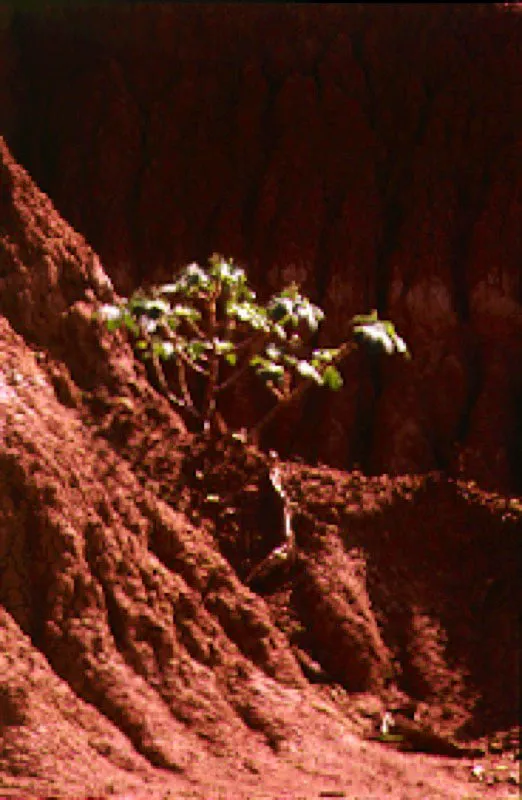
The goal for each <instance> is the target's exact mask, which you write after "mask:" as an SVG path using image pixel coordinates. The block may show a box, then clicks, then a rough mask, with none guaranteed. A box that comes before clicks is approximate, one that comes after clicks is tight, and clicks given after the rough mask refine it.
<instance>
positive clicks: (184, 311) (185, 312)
mask: <svg viewBox="0 0 522 800" xmlns="http://www.w3.org/2000/svg"><path fill="white" fill-rule="evenodd" d="M172 314H173V315H174V316H176V317H182V318H184V319H191V320H193V322H197V321H198V320H199V319H201V312H200V311H198V309H197V308H194V307H193V306H186V305H182V304H180V303H176V305H175V306H174V307H173V309H172Z"/></svg>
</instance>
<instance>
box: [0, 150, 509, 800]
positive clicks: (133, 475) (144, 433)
mask: <svg viewBox="0 0 522 800" xmlns="http://www.w3.org/2000/svg"><path fill="white" fill-rule="evenodd" d="M0 155H1V160H0V265H1V266H0V314H1V315H0V676H1V681H0V797H2V798H3V797H20V798H24V799H25V800H29V798H41V797H67V798H73V797H75V798H87V797H91V798H106V797H110V796H111V797H120V798H122V800H123V798H129V800H130V798H132V799H133V800H138V798H145V797H154V798H156V797H158V798H160V797H161V798H167V797H168V798H178V797H179V798H181V797H186V798H206V799H208V800H211V799H213V798H216V800H217V798H227V800H228V799H229V798H230V800H232V798H238V799H239V800H241V799H243V800H246V798H252V800H253V799H254V798H258V799H259V800H261V798H273V799H274V800H275V799H276V798H277V800H283V798H288V800H290V799H291V800H297V798H306V799H307V800H308V798H321V797H323V798H325V797H344V798H350V799H351V798H365V800H366V799H367V798H378V799H379V800H380V798H396V799H397V800H398V799H399V798H403V799H404V800H421V799H422V800H428V799H429V800H432V799H433V800H436V799H437V798H440V800H442V799H443V798H464V797H468V798H469V797H492V798H493V797H495V798H508V797H510V796H511V797H515V796H516V782H517V778H518V760H517V759H518V758H519V755H520V751H519V749H518V747H519V746H518V739H517V728H516V726H517V722H518V693H517V689H518V626H517V623H518V608H519V602H520V596H519V589H518V567H519V563H518V562H519V558H518V557H519V552H520V550H519V542H520V534H521V530H522V504H521V501H520V498H516V497H511V498H510V497H502V496H500V495H496V494H491V493H490V494H487V493H486V492H484V491H483V490H481V489H480V488H479V487H478V486H477V485H476V484H472V483H467V482H464V481H460V482H459V481H452V480H450V479H448V478H447V477H446V476H444V475H442V474H435V473H433V474H426V475H422V476H405V477H396V478H390V477H387V476H381V477H374V478H368V477H366V476H365V475H363V474H362V473H359V472H351V473H348V472H343V471H336V470H333V469H331V468H327V467H321V466H315V467H312V466H309V465H307V464H304V463H296V462H293V461H290V460H287V461H282V460H280V461H279V462H278V464H279V467H280V469H281V473H282V478H283V485H284V488H285V490H286V492H287V493H288V496H289V498H290V500H291V501H292V509H293V523H294V526H295V532H296V537H297V556H296V559H295V561H294V562H293V563H291V564H289V566H288V569H284V568H281V569H279V571H277V570H276V571H274V572H272V573H271V574H270V575H269V576H268V577H267V578H265V579H263V580H259V581H257V582H252V584H251V585H249V584H248V581H247V576H248V574H249V573H250V571H251V569H252V567H254V566H255V565H256V564H257V563H259V562H260V561H261V560H262V559H263V558H264V556H266V555H267V554H268V553H269V552H270V551H271V549H272V548H273V547H274V545H277V544H278V543H279V542H280V541H281V536H282V531H281V526H280V507H279V506H278V503H279V500H278V499H277V497H276V496H275V493H274V491H273V489H272V487H271V483H270V480H269V466H270V465H269V461H268V459H267V456H266V455H265V454H264V453H263V452H260V451H258V450H256V449H253V448H251V447H245V446H244V445H243V444H242V443H241V442H240V441H238V440H237V439H236V438H234V437H232V436H230V435H223V436H222V437H220V438H215V439H210V440H205V439H203V438H200V437H196V436H194V435H191V434H189V433H188V432H187V430H186V428H185V426H184V424H183V422H182V420H181V419H180V418H179V417H178V416H177V414H175V413H174V412H173V410H172V409H171V408H170V406H169V405H168V404H167V403H166V401H165V400H164V399H162V398H161V396H160V395H158V394H157V393H156V392H155V390H154V389H153V387H152V386H151V384H150V382H149V381H148V379H147V375H146V373H145V370H144V368H143V366H141V365H139V364H138V363H137V362H136V361H135V359H134V357H133V354H132V351H131V349H130V346H129V345H128V343H126V341H125V340H124V338H123V335H122V336H121V337H120V336H116V337H111V336H110V335H109V334H108V333H107V331H106V330H104V328H103V325H102V323H101V322H100V320H98V319H97V318H96V316H95V311H96V309H97V308H98V307H99V304H100V302H101V301H106V300H110V299H111V298H112V297H113V292H112V287H111V284H110V281H109V280H108V279H107V277H106V276H105V274H104V272H103V270H102V268H101V265H100V263H99V261H98V260H97V258H96V257H95V255H94V253H93V252H92V250H90V248H89V247H88V246H87V245H86V243H85V241H84V240H83V239H82V238H81V237H80V236H79V235H77V234H76V233H75V232H74V231H73V230H72V229H71V228H69V227H68V226H67V225H66V223H65V222H64V221H63V220H62V219H61V218H60V217H59V216H58V214H57V213H56V212H55V210H54V209H53V206H52V204H51V203H50V201H49V200H48V198H46V197H45V196H44V195H42V194H41V193H40V192H39V191H38V190H37V188H36V187H35V186H34V184H33V183H32V181H31V179H30V178H29V176H28V175H27V173H25V172H24V170H23V169H21V168H20V167H19V166H18V165H17V164H16V163H15V162H14V160H13V159H12V157H11V156H10V154H9V152H8V150H7V148H6V147H5V145H4V144H3V143H1V147H0ZM387 713H389V714H391V719H392V720H393V722H394V725H393V726H392V728H391V734H392V735H393V740H391V741H388V742H382V741H379V734H380V731H381V726H382V724H383V721H384V720H385V718H386V714H387Z"/></svg>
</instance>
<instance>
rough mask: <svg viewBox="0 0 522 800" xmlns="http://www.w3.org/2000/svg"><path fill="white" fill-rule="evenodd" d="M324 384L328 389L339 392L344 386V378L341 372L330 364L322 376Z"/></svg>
mask: <svg viewBox="0 0 522 800" xmlns="http://www.w3.org/2000/svg"><path fill="white" fill-rule="evenodd" d="M322 383H323V386H326V388H327V389H332V391H334V392H337V391H338V390H339V389H340V388H341V387H342V385H343V378H342V375H341V373H340V372H339V370H338V369H336V368H335V367H333V366H332V365H331V364H330V365H329V366H327V367H326V369H325V371H324V372H323V374H322Z"/></svg>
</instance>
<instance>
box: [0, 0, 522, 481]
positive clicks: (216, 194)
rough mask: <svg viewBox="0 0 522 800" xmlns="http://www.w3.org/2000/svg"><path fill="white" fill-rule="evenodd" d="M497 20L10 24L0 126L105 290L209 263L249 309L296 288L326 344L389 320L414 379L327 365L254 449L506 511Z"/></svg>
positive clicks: (518, 343) (482, 11) (119, 19)
mask: <svg viewBox="0 0 522 800" xmlns="http://www.w3.org/2000/svg"><path fill="white" fill-rule="evenodd" d="M516 7H517V4H495V3H489V4H488V3H482V4H481V3H474V4H464V3H462V4H458V3H439V4H435V3H433V4H419V5H418V6H414V5H413V4H410V3H408V4H373V3H366V4H364V3H346V4H316V5H315V6H314V5H307V4H297V3H295V4H292V3H286V4H277V3H275V4H259V3H257V4H248V3H242V4H237V5H234V4H232V5H229V6H226V5H223V4H218V3H216V4H203V5H202V4H197V3H186V4H170V5H169V4H155V3H149V4H132V3H128V4H100V5H97V4H95V5H94V6H91V5H90V4H81V7H80V8H76V9H75V8H65V7H61V6H59V5H55V4H50V6H49V8H48V9H47V11H46V12H45V13H43V12H42V11H37V10H36V11H35V10H33V11H25V12H24V11H21V10H17V9H16V4H15V6H13V8H12V9H11V10H9V9H5V10H3V11H2V12H1V13H0V43H1V44H2V47H1V53H2V55H1V57H0V101H1V102H0V126H1V128H2V131H5V135H6V137H7V141H8V142H9V145H10V147H11V149H12V152H14V154H15V156H16V157H17V158H18V160H19V161H20V163H23V164H24V165H25V166H26V168H27V169H28V170H29V172H30V174H31V175H32V176H33V178H34V179H35V180H36V181H37V183H38V185H39V186H41V187H42V188H43V189H44V191H46V192H47V193H48V194H49V195H50V196H51V197H52V198H53V202H55V203H56V205H57V208H58V209H59V210H60V212H61V213H62V215H63V216H64V218H65V219H67V220H68V221H70V222H71V224H72V225H73V226H74V227H75V228H76V229H77V230H79V231H81V232H82V233H83V234H84V235H85V237H86V238H87V240H88V241H89V242H90V243H91V244H92V246H93V247H94V249H95V250H96V252H97V253H98V254H99V255H100V258H101V259H102V262H103V264H104V268H105V269H106V270H107V272H108V274H109V275H110V276H111V278H112V280H113V281H114V284H115V286H116V288H117V289H118V290H120V291H128V290H129V289H130V288H131V287H132V286H135V285H136V284H137V283H140V282H142V281H144V280H145V281H151V280H156V279H159V278H162V277H165V276H166V275H167V274H168V273H170V272H171V270H172V268H173V267H176V266H180V265H181V264H183V263H186V262H188V261H190V260H192V259H204V258H206V257H207V255H209V254H210V252H212V251H213V250H219V249H221V250H223V251H224V252H225V254H226V255H230V256H233V257H234V258H236V259H239V260H241V261H243V262H244V263H245V265H247V267H248V269H249V272H250V274H251V275H252V277H253V279H254V282H255V284H256V288H257V289H258V290H259V292H260V293H261V294H263V293H268V292H271V291H273V290H274V289H275V288H279V287H280V284H281V282H284V281H289V280H290V279H292V278H296V279H298V280H300V281H301V282H302V283H303V284H304V287H305V290H306V291H307V292H309V293H310V294H311V295H312V298H313V299H314V300H315V301H316V302H319V304H320V305H322V306H323V307H324V309H325V311H326V323H325V325H324V329H323V333H322V334H321V336H322V339H323V341H324V342H325V343H334V344H335V343H338V342H339V341H342V340H343V338H345V337H346V335H347V333H348V330H349V319H350V317H351V315H352V314H355V313H360V312H362V311H367V310H370V309H371V308H372V307H377V308H378V309H379V311H380V312H381V314H382V315H383V316H388V317H390V318H392V319H393V320H394V321H395V322H396V324H397V325H398V327H399V329H400V330H401V332H402V333H403V335H404V336H405V337H406V339H407V340H408V342H409V344H410V346H411V349H412V351H413V353H414V355H415V361H414V364H412V365H410V366H408V365H404V366H403V367H398V366H397V365H396V364H393V365H388V366H389V367H390V368H388V366H384V365H382V364H380V363H378V364H374V363H373V362H371V361H369V360H368V359H366V358H354V359H352V360H351V361H350V360H349V361H347V362H346V364H345V365H344V367H343V369H344V373H345V379H346V389H345V391H344V392H343V393H341V394H339V395H328V396H327V397H324V396H320V395H319V393H310V394H309V396H308V397H307V398H306V401H304V402H303V404H302V405H301V406H300V407H299V408H297V409H295V410H294V413H293V414H292V415H290V416H289V417H287V418H286V419H282V420H280V421H279V422H278V423H277V425H275V426H274V428H273V429H272V431H268V432H267V436H268V440H267V444H268V445H271V446H277V448H278V449H279V450H280V452H281V453H282V454H284V455H285V456H289V455H291V454H300V455H301V456H303V457H304V458H306V460H307V461H308V462H313V461H316V460H320V461H323V462H324V463H326V464H329V465H330V466H335V467H340V468H353V467H355V466H357V465H358V466H359V467H360V468H361V469H363V470H364V471H365V472H366V473H368V474H370V473H371V474H380V473H381V472H387V473H389V474H402V473H405V472H423V471H427V470H443V471H445V472H447V473H448V474H450V475H451V476H453V477H455V478H459V477H462V478H464V479H467V478H473V479H475V480H477V481H478V482H479V483H480V485H481V486H484V487H486V488H488V489H490V490H501V491H503V492H515V493H520V492H522V477H521V476H522V426H521V422H520V406H521V403H522V377H521V376H522V371H521V370H519V369H515V368H514V365H516V364H520V363H522V308H521V304H522V273H521V269H520V264H521V263H522V235H521V227H520V217H521V212H522V195H521V186H522V171H521V170H522V167H521V165H522V157H521V140H520V127H521V121H522V91H521V86H520V76H521V75H522V46H521V41H522V14H521V13H519V12H517V11H516ZM254 397H255V396H254ZM253 399H254V398H253V397H249V398H248V402H247V403H246V404H245V403H243V408H242V410H241V413H242V414H243V415H244V416H246V417H247V418H248V415H249V413H251V409H252V405H253ZM238 405H239V401H238V399H237V398H236V400H235V402H234V407H233V409H232V408H231V412H230V415H231V418H232V417H233V418H234V419H235V418H236V415H237V413H238ZM310 417H313V418H315V419H316V424H315V425H314V426H313V429H312V430H311V426H310V424H309V420H310Z"/></svg>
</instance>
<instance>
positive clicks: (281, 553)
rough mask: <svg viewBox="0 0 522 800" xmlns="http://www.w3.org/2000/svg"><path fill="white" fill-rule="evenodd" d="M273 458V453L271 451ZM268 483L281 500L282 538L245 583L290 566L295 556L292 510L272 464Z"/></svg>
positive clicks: (279, 476)
mask: <svg viewBox="0 0 522 800" xmlns="http://www.w3.org/2000/svg"><path fill="white" fill-rule="evenodd" d="M271 456H272V458H274V456H275V453H271ZM269 478H270V483H271V484H272V486H273V487H274V491H275V492H276V493H277V494H278V495H279V497H280V498H281V501H282V508H281V513H282V527H283V534H284V540H283V543H282V544H280V545H278V546H277V547H275V548H274V549H273V550H272V552H271V553H269V554H268V555H267V556H266V558H264V559H263V560H262V561H261V562H260V563H259V564H257V565H256V566H255V567H254V568H253V569H252V570H251V571H250V573H249V574H248V575H247V578H246V583H247V584H250V583H251V582H252V581H253V580H256V579H260V578H261V579H262V578H266V577H267V576H268V575H269V574H270V573H271V572H272V571H273V570H275V569H277V568H279V567H281V566H285V567H288V566H290V565H291V564H292V563H293V562H294V561H295V557H296V548H297V546H296V540H295V533H294V530H293V528H292V510H291V505H292V504H291V502H290V500H289V499H288V496H287V494H286V492H285V490H284V488H283V483H282V480H281V470H280V469H279V467H278V466H277V464H274V466H273V467H272V468H271V469H270V472H269Z"/></svg>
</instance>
